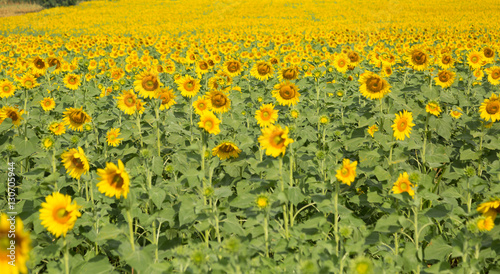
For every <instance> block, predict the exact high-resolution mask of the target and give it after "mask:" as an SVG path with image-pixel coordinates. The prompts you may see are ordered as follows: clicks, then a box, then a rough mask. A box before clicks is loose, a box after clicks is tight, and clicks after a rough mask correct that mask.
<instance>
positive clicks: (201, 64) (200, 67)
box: [196, 60, 210, 78]
mask: <svg viewBox="0 0 500 274" xmlns="http://www.w3.org/2000/svg"><path fill="white" fill-rule="evenodd" d="M209 71H210V65H209V64H208V62H207V61H204V60H201V61H198V62H196V74H198V77H199V78H201V77H202V75H203V74H205V73H207V72H209Z"/></svg>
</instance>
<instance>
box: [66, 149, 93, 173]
mask: <svg viewBox="0 0 500 274" xmlns="http://www.w3.org/2000/svg"><path fill="white" fill-rule="evenodd" d="M61 158H62V162H63V164H64V167H65V168H66V173H69V175H70V176H71V177H73V178H75V179H80V177H81V176H82V175H83V174H86V173H87V172H88V171H89V168H90V167H89V161H88V160H87V157H86V156H85V153H84V152H83V149H82V148H81V147H78V148H77V149H76V148H71V149H69V150H68V151H66V152H64V153H63V154H61Z"/></svg>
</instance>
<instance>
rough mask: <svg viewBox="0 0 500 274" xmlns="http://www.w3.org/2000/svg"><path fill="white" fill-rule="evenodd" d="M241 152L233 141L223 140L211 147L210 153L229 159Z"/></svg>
mask: <svg viewBox="0 0 500 274" xmlns="http://www.w3.org/2000/svg"><path fill="white" fill-rule="evenodd" d="M240 153H241V149H239V148H238V147H237V146H236V145H235V144H234V143H233V142H223V143H221V144H219V145H217V146H216V147H214V148H213V149H212V155H213V156H216V155H217V157H219V159H221V160H225V159H229V158H230V157H233V158H238V156H239V154H240Z"/></svg>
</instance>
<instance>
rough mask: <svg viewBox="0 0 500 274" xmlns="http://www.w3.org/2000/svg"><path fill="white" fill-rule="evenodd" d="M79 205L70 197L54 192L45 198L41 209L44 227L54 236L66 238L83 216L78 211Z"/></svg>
mask: <svg viewBox="0 0 500 274" xmlns="http://www.w3.org/2000/svg"><path fill="white" fill-rule="evenodd" d="M79 208H80V206H79V205H77V204H76V202H75V203H72V202H71V197H70V196H69V195H63V194H61V193H59V192H54V193H52V195H49V196H47V197H46V198H45V202H44V203H42V208H41V209H40V220H41V221H42V225H43V226H44V227H45V228H47V230H48V231H49V232H50V233H52V234H53V235H54V236H56V237H57V238H59V237H60V236H61V234H62V235H63V236H64V237H66V233H68V230H70V229H73V227H74V225H75V222H76V219H77V218H78V217H80V216H82V213H80V212H79V211H78V209H79Z"/></svg>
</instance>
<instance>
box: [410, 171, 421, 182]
mask: <svg viewBox="0 0 500 274" xmlns="http://www.w3.org/2000/svg"><path fill="white" fill-rule="evenodd" d="M410 182H412V183H413V184H419V183H420V174H419V173H416V172H413V173H411V174H410Z"/></svg>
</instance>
